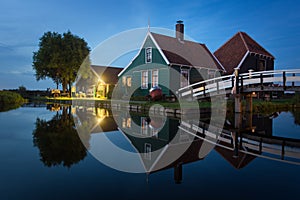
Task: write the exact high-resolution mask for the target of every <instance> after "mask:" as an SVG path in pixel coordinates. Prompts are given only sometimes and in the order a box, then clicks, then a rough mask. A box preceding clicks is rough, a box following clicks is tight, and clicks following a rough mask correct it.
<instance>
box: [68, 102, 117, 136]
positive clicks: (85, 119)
mask: <svg viewBox="0 0 300 200" xmlns="http://www.w3.org/2000/svg"><path fill="white" fill-rule="evenodd" d="M73 115H75V116H76V119H77V120H79V121H78V122H77V124H79V125H80V126H81V127H83V128H84V129H85V132H87V133H101V132H110V131H115V130H117V129H118V127H117V124H116V122H115V121H114V119H113V117H112V115H111V114H110V112H109V110H107V109H105V108H97V107H76V108H75V111H73ZM78 128H80V127H78Z"/></svg>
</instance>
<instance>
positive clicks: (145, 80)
mask: <svg viewBox="0 0 300 200" xmlns="http://www.w3.org/2000/svg"><path fill="white" fill-rule="evenodd" d="M141 88H142V89H147V88H148V71H142V83H141Z"/></svg>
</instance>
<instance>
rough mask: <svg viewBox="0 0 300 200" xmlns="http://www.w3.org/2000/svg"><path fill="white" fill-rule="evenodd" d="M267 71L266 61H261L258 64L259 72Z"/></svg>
mask: <svg viewBox="0 0 300 200" xmlns="http://www.w3.org/2000/svg"><path fill="white" fill-rule="evenodd" d="M265 70H266V61H265V60H259V62H258V71H265Z"/></svg>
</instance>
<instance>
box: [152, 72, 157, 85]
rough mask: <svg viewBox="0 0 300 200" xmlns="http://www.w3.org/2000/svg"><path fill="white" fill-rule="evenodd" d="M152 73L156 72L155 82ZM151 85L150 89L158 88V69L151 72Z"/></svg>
mask: <svg viewBox="0 0 300 200" xmlns="http://www.w3.org/2000/svg"><path fill="white" fill-rule="evenodd" d="M154 72H157V74H156V80H155V79H154ZM151 84H152V87H154V86H158V69H154V70H152V73H151Z"/></svg>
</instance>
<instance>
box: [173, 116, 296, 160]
mask: <svg viewBox="0 0 300 200" xmlns="http://www.w3.org/2000/svg"><path fill="white" fill-rule="evenodd" d="M179 129H180V130H181V131H184V132H185V133H188V134H190V135H193V136H194V137H195V138H200V139H202V140H204V141H206V142H207V143H210V144H212V145H213V146H212V147H215V146H216V147H220V148H223V149H226V150H229V151H232V152H233V155H234V156H235V157H238V156H239V153H243V154H246V155H252V156H255V157H260V158H264V159H269V160H275V161H279V162H285V163H290V164H296V165H300V140H299V139H291V138H283V137H277V136H265V135H259V134H254V133H252V132H247V131H244V132H241V130H238V129H236V130H224V129H222V128H219V127H215V126H212V125H208V124H205V123H201V122H200V123H199V122H197V123H196V122H192V121H189V122H184V121H183V122H182V123H181V125H180V126H179ZM195 132H196V133H195Z"/></svg>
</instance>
